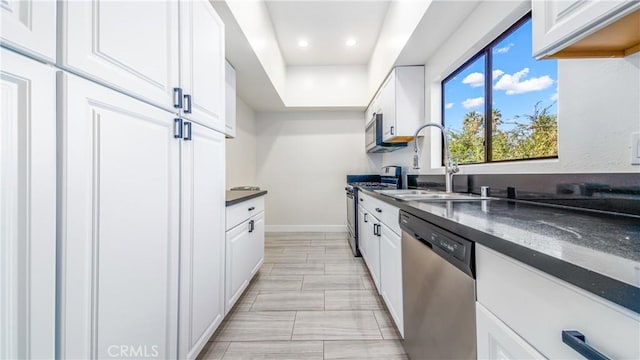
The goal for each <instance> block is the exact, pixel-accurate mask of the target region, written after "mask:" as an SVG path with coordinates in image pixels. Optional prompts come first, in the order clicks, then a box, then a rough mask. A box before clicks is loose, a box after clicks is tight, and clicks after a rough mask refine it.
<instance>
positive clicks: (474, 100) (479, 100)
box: [462, 96, 484, 109]
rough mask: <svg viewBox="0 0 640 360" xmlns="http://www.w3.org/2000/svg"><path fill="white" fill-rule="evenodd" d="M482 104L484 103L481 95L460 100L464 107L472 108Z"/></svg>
mask: <svg viewBox="0 0 640 360" xmlns="http://www.w3.org/2000/svg"><path fill="white" fill-rule="evenodd" d="M482 104H484V97H483V96H480V97H477V98H471V99H467V100H465V101H463V102H462V106H464V108H465V109H472V108H475V107H478V106H481V105H482Z"/></svg>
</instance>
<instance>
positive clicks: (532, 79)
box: [444, 20, 558, 129]
mask: <svg viewBox="0 0 640 360" xmlns="http://www.w3.org/2000/svg"><path fill="white" fill-rule="evenodd" d="M531 49H532V47H531V20H529V21H527V22H526V23H524V24H523V25H522V26H521V27H520V28H519V29H517V30H516V31H515V32H513V33H511V34H510V35H509V36H508V37H506V38H504V39H503V40H502V41H500V42H499V43H498V44H496V45H495V46H494V48H493V75H492V77H493V107H494V108H496V109H499V110H500V111H501V112H502V119H503V120H504V121H505V122H509V119H512V118H514V117H515V116H517V115H522V114H531V113H533V106H534V105H535V103H536V102H538V101H542V103H541V106H543V107H546V106H549V105H551V104H553V103H554V102H555V101H556V100H557V85H558V84H557V80H558V68H557V61H556V60H540V61H536V60H535V59H534V58H533V57H532V56H531ZM484 61H485V59H484V56H483V57H481V58H479V59H478V60H476V61H475V62H473V63H472V64H470V65H469V66H468V67H467V68H465V69H464V70H463V71H462V72H460V73H458V74H457V75H456V76H455V77H454V78H451V79H449V81H448V82H447V83H446V84H445V90H444V92H445V93H444V104H445V113H444V116H445V118H444V119H445V120H444V121H445V126H446V127H447V128H453V129H460V128H461V127H462V119H463V118H464V115H465V114H466V113H468V112H470V111H478V112H480V113H483V112H484V96H483V94H484ZM550 112H551V113H554V114H555V113H556V112H557V105H554V106H553V107H552V108H551V109H550ZM518 121H519V122H524V119H518ZM508 127H510V126H509V125H505V126H504V128H508Z"/></svg>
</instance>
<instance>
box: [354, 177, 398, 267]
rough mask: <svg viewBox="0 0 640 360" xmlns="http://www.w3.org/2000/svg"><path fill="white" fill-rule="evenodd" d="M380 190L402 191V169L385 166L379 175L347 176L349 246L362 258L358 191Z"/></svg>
mask: <svg viewBox="0 0 640 360" xmlns="http://www.w3.org/2000/svg"><path fill="white" fill-rule="evenodd" d="M359 188H360V189H363V188H364V189H367V190H380V189H401V188H402V168H401V167H400V166H385V167H383V168H382V169H380V174H379V175H347V186H346V187H345V188H344V190H345V191H346V193H347V227H348V229H349V238H348V240H349V246H351V251H353V255H355V256H360V250H359V249H358V221H357V220H356V214H357V213H358V203H357V201H356V199H357V198H358V189H359Z"/></svg>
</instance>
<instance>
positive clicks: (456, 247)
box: [431, 232, 466, 261]
mask: <svg viewBox="0 0 640 360" xmlns="http://www.w3.org/2000/svg"><path fill="white" fill-rule="evenodd" d="M431 243H432V244H433V245H436V246H438V247H440V248H441V249H442V250H444V251H446V252H448V253H449V254H451V255H453V256H455V257H456V258H457V259H458V260H460V261H464V259H465V253H466V248H465V246H464V244H461V243H459V242H457V241H455V240H453V239H450V238H448V237H446V236H444V235H442V234H438V233H435V232H432V233H431Z"/></svg>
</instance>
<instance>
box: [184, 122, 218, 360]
mask: <svg viewBox="0 0 640 360" xmlns="http://www.w3.org/2000/svg"><path fill="white" fill-rule="evenodd" d="M184 136H185V137H186V138H187V139H189V140H186V141H183V142H182V164H181V169H182V177H181V179H182V181H181V186H182V194H181V202H182V214H181V216H182V217H181V219H182V226H181V229H182V234H181V240H180V242H181V245H180V246H181V251H180V253H181V259H180V266H181V271H180V276H181V278H180V287H181V289H180V346H179V349H180V354H179V358H180V359H195V358H196V356H197V355H198V353H199V352H200V351H201V350H202V348H203V347H204V345H205V344H206V343H207V341H208V340H209V338H210V337H211V335H213V332H214V331H215V330H216V328H217V327H218V325H220V323H221V322H222V318H223V317H224V271H225V268H224V261H225V232H224V231H225V229H224V219H225V215H224V211H225V191H224V188H225V184H224V176H220V170H221V169H224V161H225V160H224V159H225V155H224V153H225V151H224V150H225V147H224V135H222V134H221V133H219V132H217V131H214V130H211V129H208V128H206V127H204V126H200V125H198V124H191V123H189V124H187V126H186V129H185V133H184Z"/></svg>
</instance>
